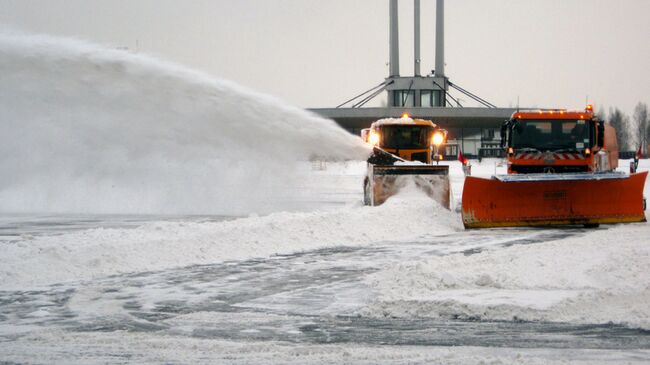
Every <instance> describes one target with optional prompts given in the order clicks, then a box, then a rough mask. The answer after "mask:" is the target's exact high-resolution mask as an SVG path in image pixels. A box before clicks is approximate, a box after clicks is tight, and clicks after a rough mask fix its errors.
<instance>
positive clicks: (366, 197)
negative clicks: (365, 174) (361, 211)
mask: <svg viewBox="0 0 650 365" xmlns="http://www.w3.org/2000/svg"><path fill="white" fill-rule="evenodd" d="M363 205H372V202H371V201H370V181H369V180H368V179H365V180H364V182H363Z"/></svg>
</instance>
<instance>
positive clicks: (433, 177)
mask: <svg viewBox="0 0 650 365" xmlns="http://www.w3.org/2000/svg"><path fill="white" fill-rule="evenodd" d="M361 138H362V139H363V140H364V141H366V142H367V143H369V144H371V145H373V146H374V147H373V153H372V155H371V156H370V157H369V158H368V170H367V175H366V177H365V179H364V182H363V193H364V203H365V204H366V205H380V204H383V203H384V202H385V201H386V199H388V198H389V197H390V196H392V195H395V194H397V192H399V191H400V190H401V189H402V188H403V187H405V186H406V185H408V184H409V183H410V182H413V183H414V184H415V186H417V187H418V188H419V189H420V190H422V191H424V192H425V193H426V195H428V196H429V197H430V198H432V199H433V200H435V201H437V202H438V203H440V204H441V205H442V206H444V207H445V208H447V209H449V206H450V187H449V166H443V165H437V161H439V160H440V159H442V155H441V154H440V153H439V152H440V148H442V146H443V145H444V142H445V140H446V138H447V131H446V130H444V129H441V128H439V127H438V126H437V125H436V124H434V123H433V122H432V121H430V120H424V119H413V118H410V117H409V116H408V115H404V116H402V118H386V119H380V120H378V121H376V122H374V123H372V125H371V126H370V128H367V129H364V130H362V131H361ZM434 161H436V164H435V165H434Z"/></svg>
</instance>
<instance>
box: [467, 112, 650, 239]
mask: <svg viewBox="0 0 650 365" xmlns="http://www.w3.org/2000/svg"><path fill="white" fill-rule="evenodd" d="M501 145H502V147H503V148H505V149H506V154H507V161H508V174H507V175H497V176H493V177H492V178H491V179H484V178H476V177H469V176H468V177H467V178H466V179H465V185H464V187H463V196H462V199H463V200H462V217H463V224H464V225H465V228H485V227H516V226H545V225H584V226H585V227H597V226H598V225H599V224H601V223H603V224H605V223H624V222H645V221H646V218H645V212H644V211H645V199H644V198H643V187H644V184H645V179H646V176H647V174H648V172H647V171H645V172H641V173H631V174H627V173H623V172H617V171H615V169H616V167H617V166H618V145H617V142H616V133H615V130H614V128H613V127H612V126H610V125H609V124H606V123H604V122H603V121H602V120H599V119H598V118H597V117H596V116H595V115H594V113H593V107H592V106H591V105H588V106H587V108H586V109H585V110H584V111H566V110H545V111H543V110H538V111H522V112H516V113H514V114H513V115H512V117H511V119H510V120H508V121H507V122H505V123H504V125H503V127H502V128H501Z"/></svg>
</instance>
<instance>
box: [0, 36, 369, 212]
mask: <svg viewBox="0 0 650 365" xmlns="http://www.w3.org/2000/svg"><path fill="white" fill-rule="evenodd" d="M0 95H2V97H1V98H0V176H2V179H0V212H6V213H20V212H59V213H134V214H143V213H147V214H248V213H250V212H271V211H281V210H287V209H294V208H295V207H294V205H293V204H292V203H293V202H292V197H293V195H294V194H293V190H295V187H296V186H299V185H300V184H301V183H302V182H303V179H304V176H303V175H301V174H300V173H298V172H297V171H296V169H297V167H296V166H297V165H296V161H306V160H309V159H310V158H312V157H314V156H319V158H321V159H360V160H363V159H365V157H366V156H367V155H368V154H369V153H370V152H369V150H368V148H367V147H366V146H365V145H364V144H363V143H362V142H361V140H360V139H359V138H357V137H355V136H352V135H350V134H349V133H347V132H345V131H344V130H343V129H341V128H339V127H338V126H337V125H336V124H335V123H334V122H333V121H330V120H326V119H322V118H320V117H317V116H315V115H313V114H311V113H308V112H306V111H304V110H302V109H299V108H296V107H292V106H288V105H285V104H284V103H282V102H280V101H278V100H275V99H274V98H272V97H269V96H266V95H261V94H257V93H254V92H252V91H249V90H246V89H244V88H242V87H239V86H237V85H235V84H233V83H230V82H227V81H223V80H218V79H215V78H212V77H210V76H208V75H205V74H201V73H199V72H195V71H192V70H188V69H186V68H183V67H181V66H177V65H173V64H170V63H167V62H163V61H160V60H158V59H155V58H152V57H148V56H144V55H136V54H131V53H128V52H125V51H120V50H113V49H106V48H102V47H99V46H96V45H92V44H88V43H83V42H80V41H74V40H69V39H60V38H53V37H48V36H35V35H21V34H8V33H0Z"/></svg>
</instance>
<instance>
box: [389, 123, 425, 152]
mask: <svg viewBox="0 0 650 365" xmlns="http://www.w3.org/2000/svg"><path fill="white" fill-rule="evenodd" d="M432 130H433V128H431V127H427V126H420V125H415V126H411V125H409V126H404V125H394V126H393V125H391V126H384V127H382V128H381V141H382V142H381V144H382V147H384V148H410V149H421V148H429V145H430V139H431V132H432Z"/></svg>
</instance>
